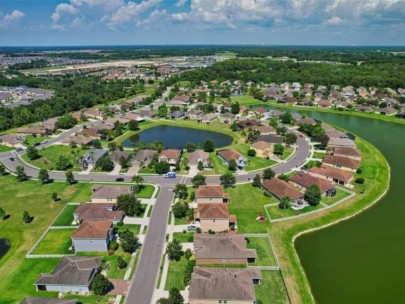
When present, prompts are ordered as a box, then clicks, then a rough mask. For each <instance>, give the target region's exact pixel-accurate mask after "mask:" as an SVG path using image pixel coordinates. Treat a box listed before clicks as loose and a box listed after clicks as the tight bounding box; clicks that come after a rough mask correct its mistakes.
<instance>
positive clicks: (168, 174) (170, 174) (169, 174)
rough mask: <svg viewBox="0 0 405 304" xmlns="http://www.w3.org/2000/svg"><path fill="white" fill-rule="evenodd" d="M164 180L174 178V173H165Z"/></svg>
mask: <svg viewBox="0 0 405 304" xmlns="http://www.w3.org/2000/svg"><path fill="white" fill-rule="evenodd" d="M165 178H176V172H168V173H166V174H165Z"/></svg>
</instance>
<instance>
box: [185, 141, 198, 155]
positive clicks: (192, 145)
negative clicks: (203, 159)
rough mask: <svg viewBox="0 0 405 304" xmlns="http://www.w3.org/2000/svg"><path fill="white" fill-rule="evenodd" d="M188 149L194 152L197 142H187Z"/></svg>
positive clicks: (189, 151)
mask: <svg viewBox="0 0 405 304" xmlns="http://www.w3.org/2000/svg"><path fill="white" fill-rule="evenodd" d="M186 150H187V152H188V153H191V152H194V151H195V150H196V146H195V144H194V143H192V142H188V143H187V144H186Z"/></svg>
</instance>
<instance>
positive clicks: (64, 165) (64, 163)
mask: <svg viewBox="0 0 405 304" xmlns="http://www.w3.org/2000/svg"><path fill="white" fill-rule="evenodd" d="M70 167H72V164H71V163H70V160H69V158H67V157H66V156H63V155H59V156H58V158H57V159H56V161H55V170H58V171H66V170H67V169H69V168H70Z"/></svg>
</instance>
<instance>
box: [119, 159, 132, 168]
mask: <svg viewBox="0 0 405 304" xmlns="http://www.w3.org/2000/svg"><path fill="white" fill-rule="evenodd" d="M118 162H119V164H120V166H121V167H122V168H128V166H129V158H128V157H124V156H121V157H120V159H119V161H118Z"/></svg>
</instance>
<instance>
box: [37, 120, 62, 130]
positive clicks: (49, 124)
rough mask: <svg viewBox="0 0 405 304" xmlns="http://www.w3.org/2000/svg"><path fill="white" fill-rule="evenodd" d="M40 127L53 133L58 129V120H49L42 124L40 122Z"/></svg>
mask: <svg viewBox="0 0 405 304" xmlns="http://www.w3.org/2000/svg"><path fill="white" fill-rule="evenodd" d="M41 127H43V128H45V129H46V130H48V131H50V132H53V131H55V130H56V129H57V128H58V118H49V119H47V120H45V121H44V122H41Z"/></svg>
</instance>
